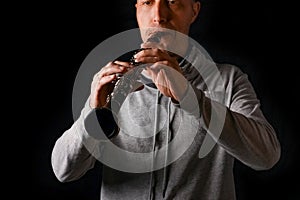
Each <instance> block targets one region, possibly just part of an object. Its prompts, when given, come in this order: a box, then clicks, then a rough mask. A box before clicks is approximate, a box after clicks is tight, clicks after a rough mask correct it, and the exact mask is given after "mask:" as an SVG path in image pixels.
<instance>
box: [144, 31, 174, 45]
mask: <svg viewBox="0 0 300 200" xmlns="http://www.w3.org/2000/svg"><path fill="white" fill-rule="evenodd" d="M146 35H147V40H146V41H147V42H154V43H159V42H160V41H161V39H162V38H164V37H166V36H172V35H174V34H172V32H171V30H167V29H149V30H148V31H147V33H146Z"/></svg>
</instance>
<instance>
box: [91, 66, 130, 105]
mask: <svg viewBox="0 0 300 200" xmlns="http://www.w3.org/2000/svg"><path fill="white" fill-rule="evenodd" d="M132 67H133V65H131V64H130V63H129V62H121V61H114V62H109V63H108V64H107V65H106V66H104V67H103V68H102V69H101V70H100V71H99V72H98V73H96V74H95V75H94V78H93V81H92V84H91V95H90V107H91V108H101V107H104V106H105V105H106V98H107V96H108V95H109V94H110V93H111V92H112V91H113V89H114V84H113V83H112V81H114V80H116V78H117V76H116V74H117V73H121V74H124V73H126V72H127V71H128V70H129V69H131V68H132Z"/></svg>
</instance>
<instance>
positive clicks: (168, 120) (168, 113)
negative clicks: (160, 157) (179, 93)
mask: <svg viewBox="0 0 300 200" xmlns="http://www.w3.org/2000/svg"><path fill="white" fill-rule="evenodd" d="M170 107H171V100H170V99H169V101H168V112H167V123H168V125H167V126H168V127H167V135H166V153H165V163H164V175H163V184H162V192H163V198H165V195H166V190H167V178H168V177H167V176H168V167H167V164H168V153H169V142H170V141H169V140H170V138H171V137H170V110H171V108H170Z"/></svg>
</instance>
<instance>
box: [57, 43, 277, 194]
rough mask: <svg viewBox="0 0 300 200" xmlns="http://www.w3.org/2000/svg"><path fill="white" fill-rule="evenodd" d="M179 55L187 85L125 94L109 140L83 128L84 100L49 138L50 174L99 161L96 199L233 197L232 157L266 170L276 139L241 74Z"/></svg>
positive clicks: (64, 177)
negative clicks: (171, 93)
mask: <svg viewBox="0 0 300 200" xmlns="http://www.w3.org/2000/svg"><path fill="white" fill-rule="evenodd" d="M187 58H188V59H187V60H189V61H191V62H187V61H186V59H184V60H183V61H182V62H181V63H180V66H181V68H182V71H183V74H184V76H185V77H186V78H187V80H188V81H189V83H190V85H189V88H188V90H187V93H186V95H185V97H184V99H183V100H182V101H181V102H180V103H179V104H177V103H174V102H172V101H171V100H170V98H168V97H165V96H163V95H162V94H160V92H159V91H158V90H157V89H156V88H155V87H153V86H152V84H146V85H145V87H144V89H143V90H141V91H138V92H134V93H131V94H129V95H128V97H127V98H126V100H125V102H124V103H123V105H122V107H121V109H120V112H119V113H118V118H117V121H118V125H119V127H120V131H119V134H118V135H117V136H116V137H114V138H112V139H110V140H96V139H94V138H93V137H91V136H90V135H89V134H88V132H87V131H86V128H85V126H84V120H85V119H86V117H87V116H88V115H89V114H90V113H91V111H92V109H91V108H90V107H89V104H88V103H86V105H85V106H84V108H83V109H82V112H81V115H80V117H79V118H78V119H77V120H76V121H75V122H74V124H73V125H72V127H70V128H69V129H68V130H66V131H65V132H64V134H63V135H62V136H61V137H60V138H59V139H58V140H57V141H56V143H55V146H54V149H53V152H52V166H53V170H54V173H55V175H56V177H57V178H58V180H60V181H61V182H68V181H72V180H76V179H79V178H80V177H81V176H83V175H84V174H85V173H86V172H87V171H88V170H89V169H91V168H92V167H93V166H94V164H95V161H97V160H100V161H101V162H102V163H103V173H102V185H101V186H102V188H101V199H103V200H106V199H107V200H108V199H109V200H112V199H128V200H134V199H138V200H140V199H180V200H181V199H201V200H221V199H224V200H234V199H235V187H234V178H233V165H234V160H235V159H238V160H239V161H241V162H242V163H244V164H245V165H247V166H249V167H251V168H253V169H256V170H266V169H269V168H271V167H272V166H273V165H274V164H275V163H276V162H277V161H278V160H279V157H280V144H279V142H278V140H277V137H276V133H275V132H274V129H273V128H272V126H271V125H270V124H269V123H268V122H267V120H266V119H265V117H264V115H263V113H262V111H261V109H260V102H259V100H258V99H257V96H256V94H255V91H254V89H253V87H252V85H251V83H250V82H249V80H248V78H247V75H246V74H244V73H243V72H242V71H241V70H240V69H239V68H237V67H236V66H233V65H229V64H217V65H216V66H217V68H216V69H217V73H215V72H214V71H213V70H211V68H210V67H209V66H210V65H211V64H213V63H211V62H206V63H205V64H204V65H203V66H204V67H203V66H201V69H200V68H198V70H197V69H196V68H195V67H194V66H197V65H199V62H198V61H199V59H203V57H202V56H199V52H197V49H196V48H195V47H192V49H191V51H190V53H189V55H188V57H187ZM201 63H203V62H201ZM199 69H200V70H199ZM219 80H222V84H223V85H222V87H221V88H223V91H222V89H220V85H219ZM142 81H144V82H145V79H144V80H142ZM223 94H224V95H223ZM218 126H219V128H218ZM216 127H217V128H216ZM220 127H221V128H220Z"/></svg>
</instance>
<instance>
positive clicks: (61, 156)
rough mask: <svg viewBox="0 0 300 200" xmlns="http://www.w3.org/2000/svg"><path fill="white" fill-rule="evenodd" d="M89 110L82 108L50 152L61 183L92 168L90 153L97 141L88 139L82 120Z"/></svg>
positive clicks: (92, 157)
mask: <svg viewBox="0 0 300 200" xmlns="http://www.w3.org/2000/svg"><path fill="white" fill-rule="evenodd" d="M88 112H90V109H88V108H86V107H85V108H84V109H83V111H82V113H81V115H80V117H79V118H78V119H77V120H76V121H75V122H74V124H73V125H72V127H71V128H70V129H68V130H67V131H65V132H64V133H63V135H62V136H61V137H60V138H59V139H58V140H57V141H56V143H55V145H54V148H53V151H52V158H51V161H52V168H53V171H54V173H55V175H56V177H57V178H58V180H60V181H62V182H67V181H72V180H76V179H78V178H80V177H81V176H83V175H84V174H85V173H86V172H87V171H88V170H89V169H91V168H92V167H93V166H94V163H95V158H94V156H93V155H92V151H93V150H94V149H95V148H96V147H98V146H99V141H97V140H95V139H94V138H92V137H90V136H89V135H88V134H87V132H86V130H85V127H84V119H85V117H86V115H87V114H88Z"/></svg>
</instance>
